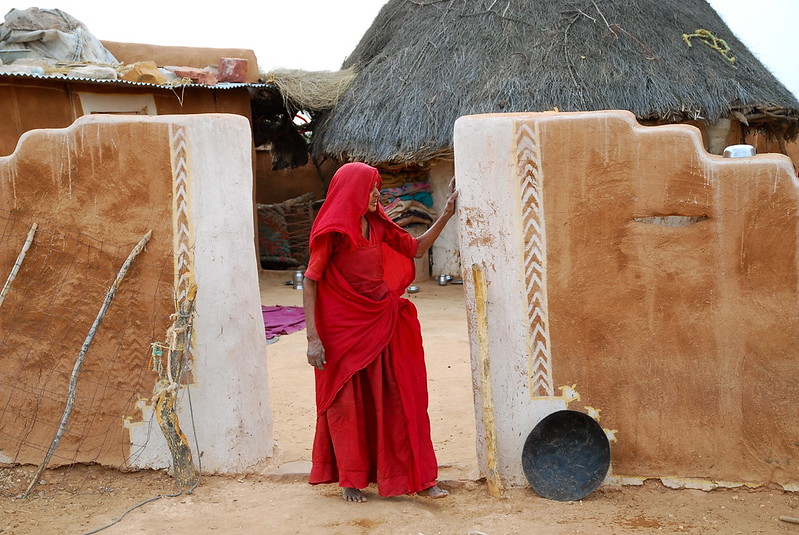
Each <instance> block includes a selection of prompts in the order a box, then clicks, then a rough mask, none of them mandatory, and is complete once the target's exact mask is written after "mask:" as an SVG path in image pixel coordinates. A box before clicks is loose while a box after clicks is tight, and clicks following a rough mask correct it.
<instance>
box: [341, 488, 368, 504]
mask: <svg viewBox="0 0 799 535" xmlns="http://www.w3.org/2000/svg"><path fill="white" fill-rule="evenodd" d="M342 493H343V494H344V499H345V500H346V501H348V502H359V503H362V502H365V501H366V495H365V494H364V493H363V492H362V491H361V490H360V489H354V488H352V487H344V488H343V489H342Z"/></svg>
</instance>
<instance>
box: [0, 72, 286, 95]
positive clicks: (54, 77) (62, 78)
mask: <svg viewBox="0 0 799 535" xmlns="http://www.w3.org/2000/svg"><path fill="white" fill-rule="evenodd" d="M0 68H2V67H0ZM0 76H10V77H14V78H34V79H38V80H60V81H64V82H81V83H90V84H105V85H120V86H138V87H152V88H156V89H175V88H176V87H201V88H205V89H220V90H224V89H236V88H240V87H272V84H263V83H253V84H248V83H232V82H219V83H217V84H216V85H205V84H175V85H158V84H147V83H142V82H130V81H128V80H98V79H96V78H73V77H69V76H59V75H55V74H34V73H27V72H2V71H0Z"/></svg>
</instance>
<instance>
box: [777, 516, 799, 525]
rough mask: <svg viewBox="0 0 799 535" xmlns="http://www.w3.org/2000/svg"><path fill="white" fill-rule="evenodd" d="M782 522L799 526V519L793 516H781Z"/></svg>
mask: <svg viewBox="0 0 799 535" xmlns="http://www.w3.org/2000/svg"><path fill="white" fill-rule="evenodd" d="M780 520H782V521H783V522H789V523H791V524H799V518H796V517H793V516H781V517H780Z"/></svg>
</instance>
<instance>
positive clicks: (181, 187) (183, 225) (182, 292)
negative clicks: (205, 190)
mask: <svg viewBox="0 0 799 535" xmlns="http://www.w3.org/2000/svg"><path fill="white" fill-rule="evenodd" d="M169 146H170V151H171V156H172V184H173V189H172V203H173V207H172V214H173V215H172V217H173V240H174V249H173V250H174V251H175V300H176V305H177V310H180V306H181V305H182V304H183V302H184V301H185V299H186V296H187V294H188V290H189V284H190V277H191V275H192V272H193V269H194V249H193V245H192V231H191V219H190V217H189V216H190V214H189V165H188V157H189V151H188V144H187V141H186V136H185V133H184V131H183V128H182V127H175V126H170V127H169Z"/></svg>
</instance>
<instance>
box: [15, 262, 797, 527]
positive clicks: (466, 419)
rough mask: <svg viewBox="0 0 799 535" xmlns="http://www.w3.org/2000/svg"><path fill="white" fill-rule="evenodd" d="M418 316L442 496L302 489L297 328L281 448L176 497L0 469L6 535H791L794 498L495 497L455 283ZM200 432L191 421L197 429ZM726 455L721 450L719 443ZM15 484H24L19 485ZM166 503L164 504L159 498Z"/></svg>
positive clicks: (266, 287) (151, 485)
mask: <svg viewBox="0 0 799 535" xmlns="http://www.w3.org/2000/svg"><path fill="white" fill-rule="evenodd" d="M290 279H291V272H288V271H285V272H281V271H264V272H262V273H261V297H262V302H263V303H264V304H265V305H287V306H294V305H297V306H298V305H300V304H301V302H302V296H301V293H302V292H300V291H297V290H294V289H293V288H292V287H291V286H287V285H285V284H284V283H285V282H286V281H289V280H290ZM408 297H409V298H410V299H411V300H412V301H413V302H414V304H415V305H416V306H417V308H418V310H419V316H420V321H421V323H422V330H423V335H424V340H425V351H426V355H427V365H428V374H429V389H430V417H431V422H432V434H433V441H434V444H435V446H436V452H437V455H438V460H439V464H440V467H441V469H440V478H441V480H442V485H443V486H445V487H447V488H449V489H450V491H451V495H450V496H449V497H447V498H445V499H442V500H431V499H429V498H424V497H420V496H403V497H396V498H380V497H379V496H377V493H376V490H375V489H374V488H370V489H367V496H368V497H369V501H368V502H367V503H364V504H355V503H345V502H344V501H343V500H342V499H341V497H340V493H339V489H338V488H337V487H336V486H335V485H322V486H310V485H308V484H307V483H306V482H305V477H306V475H307V472H308V469H309V466H310V452H311V450H310V447H311V441H312V438H313V424H314V416H313V415H314V401H313V374H312V370H311V368H310V366H308V364H307V363H306V361H305V332H304V331H299V332H296V333H292V334H289V335H283V336H281V337H280V338H279V340H278V341H277V342H275V343H273V344H270V345H269V346H268V347H267V357H266V358H267V361H268V366H269V374H270V377H269V381H270V392H269V395H270V401H271V406H272V411H273V418H274V437H275V442H276V450H275V454H274V456H273V458H272V459H271V460H270V461H269V462H268V463H266V464H265V465H264V466H261V467H258V468H257V469H254V470H253V471H252V473H249V474H242V475H239V476H237V477H222V476H209V475H204V476H203V478H202V481H201V484H200V485H199V486H198V487H197V488H196V489H194V490H193V492H192V493H191V494H187V493H183V494H181V495H178V496H166V495H169V494H177V491H176V488H175V484H174V481H173V480H172V478H171V477H170V476H169V474H167V473H165V472H163V471H142V472H136V473H120V472H118V471H115V470H108V469H104V468H102V467H98V466H73V467H68V468H63V469H58V470H49V471H47V472H46V473H45V475H44V478H43V479H44V481H45V483H44V484H43V485H41V486H40V487H39V488H38V489H37V491H36V493H35V494H34V495H32V496H31V497H29V498H28V499H26V500H20V499H16V498H14V494H15V493H18V492H19V491H20V490H24V485H25V483H26V482H27V481H29V479H30V474H31V473H32V472H33V471H34V468H33V467H17V468H14V469H6V470H4V471H0V488H2V489H3V490H4V494H3V496H2V497H0V500H2V506H1V507H0V534H2V535H6V534H12V533H13V534H42V535H50V534H52V535H55V534H59V535H60V534H83V533H91V532H93V531H95V530H98V529H101V528H103V527H104V526H106V525H108V524H109V523H111V522H113V521H114V520H115V519H117V518H119V517H120V516H121V515H123V514H124V513H126V511H128V510H129V509H131V508H134V507H135V506H137V505H139V504H141V503H142V502H145V501H147V500H150V501H148V503H144V504H143V505H141V506H139V507H135V508H134V509H132V510H130V512H128V513H127V514H124V517H123V518H122V520H121V521H119V522H118V523H116V524H115V525H113V526H111V527H108V528H107V529H102V531H100V532H101V533H105V534H108V535H123V534H124V535H128V534H151V533H162V532H169V533H171V534H173V535H198V534H201V533H222V534H227V533H236V534H243V535H257V534H266V533H280V534H311V533H313V534H316V533H323V534H378V535H380V534H401V535H405V534H407V535H418V534H424V535H434V534H442V535H450V534H461V535H468V534H470V533H471V534H473V535H479V534H480V533H483V534H486V535H502V534H532V533H535V534H566V533H595V534H630V533H637V534H643V533H692V534H707V533H722V534H736V533H739V534H750V533H799V525H796V524H792V523H790V522H786V521H785V520H780V517H781V516H783V517H786V516H787V517H793V518H795V517H799V494H796V493H786V492H783V491H782V490H781V489H777V488H773V489H753V490H750V489H745V488H740V489H721V490H714V491H709V492H706V491H700V490H685V489H683V490H675V489H669V488H666V487H664V486H663V485H662V484H661V483H660V482H658V481H647V482H646V483H645V484H644V485H642V486H634V487H633V486H625V487H611V486H603V487H600V488H599V489H598V490H597V491H595V492H594V493H592V494H591V495H589V496H587V497H586V498H584V499H583V500H580V501H577V502H556V501H551V500H547V499H544V498H541V497H539V496H538V495H536V494H535V492H534V491H533V490H532V489H529V488H519V489H512V490H509V491H508V492H506V494H505V496H504V497H502V498H492V497H490V496H489V494H488V492H487V489H486V486H485V483H484V482H483V481H482V480H480V479H479V474H478V470H477V460H476V459H477V457H476V452H475V432H474V406H473V397H472V380H471V367H470V362H469V345H468V340H467V328H466V312H465V308H464V299H463V286H457V285H449V286H443V287H442V286H438V285H437V284H436V282H435V281H426V282H423V283H421V284H420V291H419V292H418V293H416V294H413V295H410V296H408ZM201 424H202V423H201V422H197V425H201ZM721 446H722V445H720V447H721ZM20 487H22V488H21V489H20ZM159 496H163V497H159Z"/></svg>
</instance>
